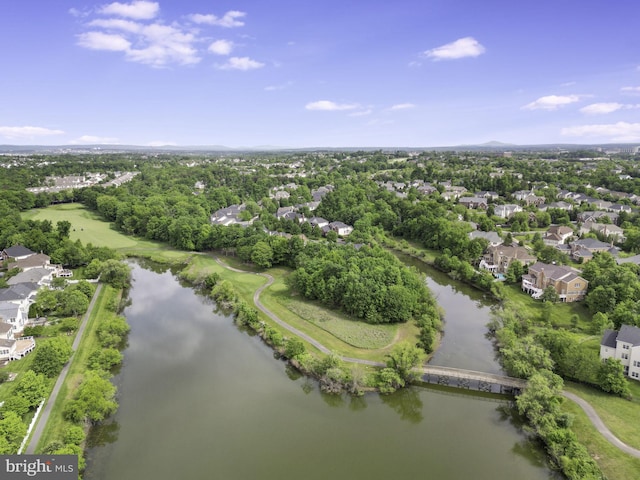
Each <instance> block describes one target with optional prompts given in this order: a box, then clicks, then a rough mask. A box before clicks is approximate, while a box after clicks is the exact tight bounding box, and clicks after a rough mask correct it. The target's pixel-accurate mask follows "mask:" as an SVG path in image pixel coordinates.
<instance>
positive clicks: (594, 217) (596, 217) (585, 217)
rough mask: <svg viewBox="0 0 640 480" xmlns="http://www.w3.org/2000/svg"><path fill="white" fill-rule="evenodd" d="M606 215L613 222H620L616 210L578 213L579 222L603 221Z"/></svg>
mask: <svg viewBox="0 0 640 480" xmlns="http://www.w3.org/2000/svg"><path fill="white" fill-rule="evenodd" d="M604 217H606V218H608V219H609V221H610V222H611V223H618V214H617V213H614V212H604V211H587V212H580V213H579V214H578V218H577V220H578V222H581V223H586V222H601V221H602V219H603V218H604Z"/></svg>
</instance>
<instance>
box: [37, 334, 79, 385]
mask: <svg viewBox="0 0 640 480" xmlns="http://www.w3.org/2000/svg"><path fill="white" fill-rule="evenodd" d="M72 353H73V350H72V349H71V345H69V342H68V341H67V339H66V338H62V337H56V338H52V339H51V340H49V341H48V342H45V343H42V344H41V345H39V346H38V348H37V349H36V353H35V358H34V359H33V370H34V372H36V373H42V374H43V375H45V376H46V377H49V378H51V377H55V376H56V375H58V374H59V373H60V371H61V370H62V367H63V366H64V364H65V363H67V361H68V360H69V358H70V357H71V354H72Z"/></svg>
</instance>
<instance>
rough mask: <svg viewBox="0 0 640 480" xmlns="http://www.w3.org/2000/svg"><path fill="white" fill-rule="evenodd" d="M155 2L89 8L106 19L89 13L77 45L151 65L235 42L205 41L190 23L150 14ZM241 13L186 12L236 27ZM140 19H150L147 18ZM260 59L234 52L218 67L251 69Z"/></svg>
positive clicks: (190, 61) (182, 60)
mask: <svg viewBox="0 0 640 480" xmlns="http://www.w3.org/2000/svg"><path fill="white" fill-rule="evenodd" d="M159 8H160V7H159V6H158V3H157V2H149V1H133V2H131V3H119V2H115V3H109V4H106V5H103V6H102V7H99V8H98V9H97V10H94V11H93V13H92V14H93V16H94V17H95V15H96V13H99V14H104V15H109V17H108V18H93V19H90V20H89V21H87V23H86V24H85V27H86V28H87V31H86V32H84V33H81V34H80V35H78V36H77V38H78V40H77V44H78V45H79V46H81V47H84V48H89V49H92V50H105V51H112V52H113V51H119V52H123V53H124V58H125V59H126V60H128V61H131V62H137V63H142V64H145V65H149V66H152V67H156V68H160V67H168V66H171V65H194V64H197V63H199V62H200V61H201V60H202V56H203V54H204V53H205V52H207V51H208V52H210V53H213V54H216V55H230V54H231V52H232V51H233V49H234V48H235V45H234V43H233V42H232V41H230V40H216V41H213V42H212V40H211V38H210V37H208V38H207V37H205V36H204V34H203V33H202V32H201V30H200V28H199V27H196V26H194V25H193V23H187V24H185V23H184V22H178V21H173V22H172V21H171V20H170V19H165V18H163V19H162V21H160V20H151V19H154V18H155V17H156V16H157V15H158V12H159ZM245 15H246V14H245V13H244V12H239V11H236V10H231V11H228V12H227V13H225V14H224V16H222V17H216V16H215V15H201V14H195V15H189V16H187V18H190V19H191V20H192V21H193V22H196V23H202V24H210V25H218V26H223V27H237V26H241V25H243V22H242V21H240V19H241V18H242V17H244V16H245ZM145 20H151V22H147V21H145ZM263 66H264V64H263V63H260V62H257V61H255V60H252V59H250V58H249V57H235V58H232V59H230V60H229V62H227V63H225V64H224V65H221V66H219V67H218V68H221V69H223V70H224V69H229V70H230V69H235V70H251V69H255V68H261V67H263Z"/></svg>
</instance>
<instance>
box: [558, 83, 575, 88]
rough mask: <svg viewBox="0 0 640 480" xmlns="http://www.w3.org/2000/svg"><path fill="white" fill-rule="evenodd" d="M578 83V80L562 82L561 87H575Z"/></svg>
mask: <svg viewBox="0 0 640 480" xmlns="http://www.w3.org/2000/svg"><path fill="white" fill-rule="evenodd" d="M576 83H578V82H564V83H561V84H560V86H561V87H573V86H574V85H575V84H576Z"/></svg>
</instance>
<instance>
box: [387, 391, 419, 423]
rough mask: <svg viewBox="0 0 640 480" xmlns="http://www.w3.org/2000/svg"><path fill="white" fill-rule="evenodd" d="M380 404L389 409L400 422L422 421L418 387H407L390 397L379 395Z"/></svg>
mask: <svg viewBox="0 0 640 480" xmlns="http://www.w3.org/2000/svg"><path fill="white" fill-rule="evenodd" d="M380 398H381V399H382V403H384V404H385V405H387V406H389V407H391V409H392V410H394V411H395V412H396V413H397V414H398V415H400V418H401V419H402V420H406V421H408V422H409V423H420V422H421V421H422V418H423V417H422V407H423V405H422V399H421V398H420V395H419V393H418V387H407V388H403V389H401V390H398V391H397V392H395V393H394V394H392V395H381V396H380Z"/></svg>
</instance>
